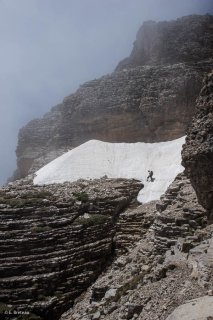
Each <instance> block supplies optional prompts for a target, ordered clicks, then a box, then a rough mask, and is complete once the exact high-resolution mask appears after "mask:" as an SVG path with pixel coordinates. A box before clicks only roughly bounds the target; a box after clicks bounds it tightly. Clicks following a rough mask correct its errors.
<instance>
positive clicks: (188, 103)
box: [14, 15, 213, 178]
mask: <svg viewBox="0 0 213 320" xmlns="http://www.w3.org/2000/svg"><path fill="white" fill-rule="evenodd" d="M160 26H162V27H159V24H157V23H156V24H155V23H151V24H150V23H147V24H145V25H144V26H143V27H142V29H141V30H140V31H139V34H138V39H137V41H136V44H135V48H134V50H133V53H132V54H131V56H130V58H129V59H130V60H131V62H128V63H126V64H124V63H122V64H121V65H120V67H119V68H118V70H119V71H116V72H113V73H112V74H110V75H107V76H104V77H102V78H100V79H95V80H93V81H90V82H87V83H85V84H84V85H82V86H81V87H80V89H79V90H77V91H76V93H74V94H72V95H70V96H68V97H67V98H65V99H64V101H63V103H62V104H60V105H58V106H56V107H54V108H53V109H52V110H51V111H50V112H49V113H47V114H46V115H45V116H44V117H43V118H42V119H36V120H33V121H31V122H29V123H28V124H27V125H26V126H25V127H24V128H22V129H21V130H20V132H19V139H18V147H17V166H18V170H17V172H16V175H15V177H14V178H19V177H24V176H26V175H27V174H28V173H29V172H30V171H31V172H34V171H35V170H36V169H38V168H40V167H41V166H43V165H44V164H46V163H47V162H49V161H51V160H53V159H54V158H56V157H57V156H59V155H61V154H62V153H63V152H65V151H67V149H70V148H73V147H76V146H78V145H79V144H81V143H84V142H86V141H88V140H90V139H97V140H103V141H108V142H137V141H141V142H157V141H168V140H172V139H176V138H179V137H181V136H183V135H185V131H186V128H187V126H188V125H189V123H190V121H191V118H192V115H193V114H194V109H195V99H196V97H197V95H198V93H199V91H200V88H201V81H202V78H203V73H205V72H208V71H209V69H210V68H211V67H212V65H213V62H212V53H213V52H212V45H211V41H212V16H208V15H207V16H192V17H191V16H189V17H185V18H183V19H179V20H177V21H173V22H170V23H166V22H165V23H164V22H162V23H161V24H160ZM186 26H187V28H186ZM154 30H155V31H154ZM155 33H157V35H156V36H154V35H152V34H155ZM141 34H143V36H141ZM149 34H150V35H149ZM144 35H148V38H150V40H146V36H144ZM177 35H178V37H177ZM144 37H145V38H144ZM175 41H176V42H175ZM148 42H150V43H152V47H153V48H151V47H150V45H148V44H147V43H148ZM174 42H175V43H174ZM149 47H150V48H149ZM164 47H165V48H164ZM174 51H175V54H174ZM138 57H139V58H138ZM141 57H142V58H141ZM144 57H146V58H144ZM133 62H134V63H133ZM124 67H125V68H124Z"/></svg>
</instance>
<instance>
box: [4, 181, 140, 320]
mask: <svg viewBox="0 0 213 320" xmlns="http://www.w3.org/2000/svg"><path fill="white" fill-rule="evenodd" d="M141 186H142V184H141V183H140V182H138V181H136V180H125V179H117V180H113V179H106V178H103V179H100V180H93V181H84V180H80V181H77V182H75V183H63V184H53V185H49V186H35V185H32V183H30V182H29V181H28V180H26V181H23V180H20V181H17V182H15V183H10V184H9V185H8V186H7V187H5V188H2V189H0V219H1V221H3V223H2V224H1V226H0V305H1V310H2V308H3V309H4V306H5V307H6V308H7V306H6V304H9V305H11V306H12V307H11V308H12V309H13V308H15V309H17V308H18V310H19V311H21V310H25V311H26V310H27V311H29V312H30V313H33V314H36V315H37V316H39V317H40V318H39V319H45V320H47V319H50V320H52V319H58V317H59V315H60V314H61V313H62V312H63V311H65V310H66V309H67V308H68V307H70V306H71V305H72V304H73V301H74V299H75V298H76V297H77V296H78V295H79V294H80V293H81V292H82V291H84V290H85V289H86V288H87V287H88V286H89V285H90V284H91V283H92V282H93V281H94V280H95V279H96V278H97V276H98V275H99V274H100V273H101V272H102V270H103V269H104V268H105V266H106V265H107V263H108V262H109V261H110V259H111V258H112V256H113V253H114V247H115V243H114V239H115V234H116V221H117V219H118V216H119V214H120V213H121V212H122V211H123V210H125V208H127V207H128V206H129V204H130V203H131V202H132V201H133V200H136V196H137V193H138V192H139V190H140V188H141ZM12 309H11V310H12ZM11 312H12V311H11ZM6 319H7V318H6ZM32 319H34V318H32ZM36 319H37V318H36Z"/></svg>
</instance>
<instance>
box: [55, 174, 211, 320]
mask: <svg viewBox="0 0 213 320" xmlns="http://www.w3.org/2000/svg"><path fill="white" fill-rule="evenodd" d="M156 204H157V206H156V209H155V205H156ZM134 214H135V215H136V217H137V215H139V218H141V220H144V222H145V219H147V216H152V222H151V226H147V229H146V231H145V228H144V226H145V225H144V224H143V226H142V225H141V226H139V228H141V235H140V240H139V239H136V242H135V243H134V244H133V243H129V246H128V247H127V249H128V250H126V251H125V253H124V254H122V255H119V256H118V257H115V259H114V261H113V262H112V264H111V265H110V266H109V267H108V268H107V269H106V270H105V271H104V272H103V273H102V274H101V275H100V276H99V277H98V279H97V280H96V281H95V282H94V283H93V284H92V286H90V287H89V288H88V290H87V291H86V292H84V293H83V294H82V295H81V296H79V298H78V299H77V300H76V301H75V304H74V306H73V308H72V309H70V310H69V311H68V312H66V313H64V314H63V315H62V316H61V320H62V319H63V320H82V319H84V320H92V319H100V320H101V319H104V320H114V319H123V320H130V319H133V320H134V319H135V320H136V319H138V320H159V319H162V320H165V319H166V318H167V317H168V316H169V315H170V314H171V313H172V312H173V311H174V309H175V308H177V307H178V306H180V305H181V304H183V303H185V302H186V301H187V300H190V299H195V298H198V297H201V296H205V295H206V294H207V292H209V293H211V290H212V289H213V288H212V283H213V282H212V279H213V268H212V266H213V242H212V235H213V228H212V226H207V227H206V212H205V210H204V209H203V207H202V206H201V205H199V204H198V202H197V198H196V194H195V192H194V190H193V188H192V186H191V184H190V181H189V180H188V179H187V178H186V177H185V176H184V175H183V174H181V175H179V176H178V177H177V178H176V180H175V181H174V182H173V183H172V184H171V185H170V187H169V188H168V191H167V192H166V194H165V195H164V196H162V197H161V201H159V202H155V203H154V202H153V203H152V204H149V205H147V204H145V205H140V206H139V207H138V208H136V209H135V210H132V215H134ZM120 220H121V221H124V222H125V223H128V224H129V223H130V224H129V225H130V228H129V232H130V235H133V234H134V233H133V231H132V229H133V228H135V226H134V225H131V216H130V214H129V209H128V210H127V211H126V214H125V213H124V214H122V215H120ZM153 220H154V222H153ZM141 223H142V221H141ZM123 231H124V233H123V235H124V236H125V238H124V239H126V236H127V234H128V232H127V229H123ZM119 245H120V244H119ZM207 299H208V298H207ZM208 300H211V303H212V300H213V297H210V298H209V299H208ZM170 319H171V318H170Z"/></svg>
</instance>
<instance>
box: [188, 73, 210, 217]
mask: <svg viewBox="0 0 213 320" xmlns="http://www.w3.org/2000/svg"><path fill="white" fill-rule="evenodd" d="M182 157H183V165H184V166H185V168H186V174H187V175H188V177H189V178H190V180H191V182H192V185H193V187H194V188H195V190H196V193H197V197H198V199H199V202H200V203H201V204H202V206H203V207H204V208H206V209H207V210H208V211H209V220H210V222H212V221H213V172H212V167H213V72H211V73H210V74H209V75H208V76H206V78H205V79H204V86H203V88H202V90H201V92H200V96H199V98H198V100H197V107H196V114H195V116H194V118H193V121H192V125H191V126H190V128H189V131H188V134H187V138H186V144H185V145H184V147H183V152H182Z"/></svg>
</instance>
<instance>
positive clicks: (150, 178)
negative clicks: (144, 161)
mask: <svg viewBox="0 0 213 320" xmlns="http://www.w3.org/2000/svg"><path fill="white" fill-rule="evenodd" d="M148 172H149V175H148V177H147V179H146V181H151V182H153V181H154V180H155V179H154V178H153V171H152V170H151V171H150V170H148Z"/></svg>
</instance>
